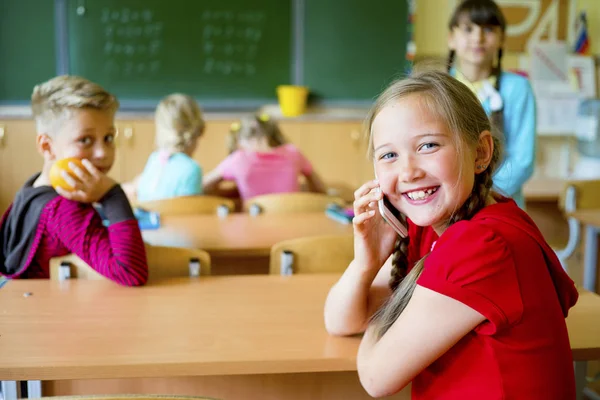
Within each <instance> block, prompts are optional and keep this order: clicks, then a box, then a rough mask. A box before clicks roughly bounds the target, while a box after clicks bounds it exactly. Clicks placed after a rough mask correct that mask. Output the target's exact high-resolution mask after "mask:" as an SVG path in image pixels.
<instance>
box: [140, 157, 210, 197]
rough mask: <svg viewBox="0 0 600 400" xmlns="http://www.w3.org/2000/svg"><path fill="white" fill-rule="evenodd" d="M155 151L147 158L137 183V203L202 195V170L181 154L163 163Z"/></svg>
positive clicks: (194, 162)
mask: <svg viewBox="0 0 600 400" xmlns="http://www.w3.org/2000/svg"><path fill="white" fill-rule="evenodd" d="M159 154H160V152H158V151H155V152H154V153H152V154H151V155H150V157H148V162H147V163H146V166H145V167H144V172H142V176H141V177H140V180H139V182H138V187H137V199H138V201H151V200H159V199H168V198H171V197H178V196H194V195H199V194H202V168H201V167H200V166H199V165H198V163H197V162H196V161H194V160H193V159H192V158H190V157H189V156H188V155H186V154H183V153H174V154H172V155H171V156H170V157H169V159H168V161H167V162H166V163H164V162H163V161H161V159H160V157H159Z"/></svg>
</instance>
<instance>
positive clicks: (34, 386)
mask: <svg viewBox="0 0 600 400" xmlns="http://www.w3.org/2000/svg"><path fill="white" fill-rule="evenodd" d="M41 397H42V381H27V398H28V399H40V398H41Z"/></svg>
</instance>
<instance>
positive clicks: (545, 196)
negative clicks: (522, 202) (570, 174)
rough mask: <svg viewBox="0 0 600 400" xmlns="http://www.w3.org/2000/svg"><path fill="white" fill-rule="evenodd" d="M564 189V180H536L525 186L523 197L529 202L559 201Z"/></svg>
mask: <svg viewBox="0 0 600 400" xmlns="http://www.w3.org/2000/svg"><path fill="white" fill-rule="evenodd" d="M564 187H565V180H564V179H560V178H534V179H530V180H529V181H527V182H526V183H525V185H523V196H525V199H526V200H527V201H558V198H559V197H560V194H561V193H562V191H563V190H564Z"/></svg>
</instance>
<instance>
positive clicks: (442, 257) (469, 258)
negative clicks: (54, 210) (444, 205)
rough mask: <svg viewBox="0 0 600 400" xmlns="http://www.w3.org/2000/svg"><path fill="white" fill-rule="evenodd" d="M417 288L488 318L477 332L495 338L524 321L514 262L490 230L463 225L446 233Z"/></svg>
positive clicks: (460, 223)
mask: <svg viewBox="0 0 600 400" xmlns="http://www.w3.org/2000/svg"><path fill="white" fill-rule="evenodd" d="M417 284H419V285H421V286H423V287H426V288H428V289H431V290H433V291H435V292H438V293H441V294H443V295H445V296H448V297H452V298H453V299H455V300H458V301H460V302H461V303H463V304H465V305H467V306H469V307H471V308H472V309H474V310H476V311H478V312H479V313H481V314H482V315H483V316H484V317H486V319H487V321H486V322H484V323H483V324H482V325H480V326H479V327H478V328H477V331H478V332H480V333H483V334H493V333H495V332H496V331H498V330H501V329H503V328H504V327H507V326H509V325H511V324H513V323H515V322H517V321H519V320H520V319H521V315H522V314H523V301H522V298H521V292H520V290H519V283H518V279H517V272H516V268H515V264H514V259H513V257H512V254H511V252H510V249H509V247H508V245H507V244H506V242H505V241H504V239H503V238H502V237H500V236H498V235H497V234H496V233H494V231H493V230H492V229H490V228H489V227H486V226H483V225H481V224H479V223H477V222H474V221H461V222H458V223H456V224H454V225H452V226H451V227H450V228H448V229H447V230H446V232H444V234H443V235H442V236H441V237H440V239H439V240H438V241H437V243H436V244H435V248H434V250H433V251H432V252H431V254H430V255H429V257H427V259H426V260H425V268H424V270H423V273H422V274H421V276H420V277H419V279H418V281H417Z"/></svg>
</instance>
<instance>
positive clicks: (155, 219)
mask: <svg viewBox="0 0 600 400" xmlns="http://www.w3.org/2000/svg"><path fill="white" fill-rule="evenodd" d="M94 208H95V209H96V211H97V212H98V214H99V215H100V218H102V224H103V225H104V226H109V225H110V222H109V221H108V219H107V218H106V214H105V213H104V210H103V209H102V206H100V205H94ZM133 215H134V216H135V218H136V219H137V221H138V225H139V226H140V229H141V230H151V229H158V228H160V215H159V214H158V213H157V212H155V211H148V210H144V209H143V208H137V207H136V208H134V209H133Z"/></svg>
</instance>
